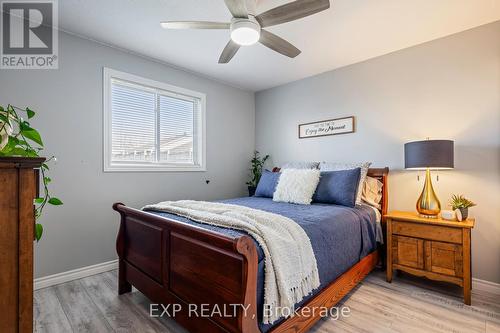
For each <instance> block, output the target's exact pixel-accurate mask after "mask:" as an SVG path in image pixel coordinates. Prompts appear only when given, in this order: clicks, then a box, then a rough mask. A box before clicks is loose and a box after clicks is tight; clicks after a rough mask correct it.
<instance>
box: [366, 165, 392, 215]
mask: <svg viewBox="0 0 500 333" xmlns="http://www.w3.org/2000/svg"><path fill="white" fill-rule="evenodd" d="M388 175H389V168H388V167H385V168H370V169H368V176H370V177H373V178H377V179H378V180H380V181H381V182H382V184H383V187H382V200H380V213H381V214H382V221H385V217H384V216H385V215H386V214H387V206H388V205H389V192H388V190H387V183H388V182H387V176H388Z"/></svg>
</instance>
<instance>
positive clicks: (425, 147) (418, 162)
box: [405, 140, 454, 218]
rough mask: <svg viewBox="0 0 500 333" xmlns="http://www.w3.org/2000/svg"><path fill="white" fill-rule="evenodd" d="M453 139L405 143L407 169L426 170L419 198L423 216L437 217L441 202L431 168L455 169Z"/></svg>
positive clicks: (420, 210) (420, 213)
mask: <svg viewBox="0 0 500 333" xmlns="http://www.w3.org/2000/svg"><path fill="white" fill-rule="evenodd" d="M453 166H454V158H453V141H452V140H424V141H414V142H408V143H406V144H405V169H410V170H425V182H424V188H423V190H422V194H420V197H419V198H418V200H417V212H418V213H419V215H420V216H421V217H428V218H437V216H438V214H439V212H440V211H441V203H440V202H439V199H438V198H437V196H436V193H435V192H434V188H433V187H432V181H431V172H430V170H431V169H433V170H442V169H453Z"/></svg>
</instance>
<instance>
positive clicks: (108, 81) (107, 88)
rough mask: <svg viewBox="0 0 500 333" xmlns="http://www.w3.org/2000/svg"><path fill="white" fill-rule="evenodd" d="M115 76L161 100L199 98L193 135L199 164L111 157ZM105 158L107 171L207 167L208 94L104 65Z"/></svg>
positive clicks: (197, 168)
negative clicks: (168, 97)
mask: <svg viewBox="0 0 500 333" xmlns="http://www.w3.org/2000/svg"><path fill="white" fill-rule="evenodd" d="M113 80H118V81H121V82H123V83H124V84H127V83H129V84H132V85H140V86H142V87H144V90H148V89H151V90H152V91H154V92H155V93H156V94H157V95H156V99H157V100H158V98H159V95H158V94H161V95H166V96H170V97H175V98H181V99H186V98H187V99H191V100H192V99H198V100H199V112H197V113H199V114H198V115H195V118H196V116H197V119H196V123H198V126H196V127H195V133H194V136H195V137H196V138H197V140H196V142H193V147H198V148H197V151H195V152H194V153H196V154H197V157H196V159H195V161H197V162H198V163H197V164H180V163H168V162H118V163H117V162H113V161H112V156H111V154H112V134H113V129H112V126H113V123H112V105H111V102H112V101H111V87H112V82H113ZM103 87H104V92H103V125H104V126H103V133H104V140H103V145H104V149H103V155H104V156H103V158H104V172H176V171H180V172H185V171H206V121H205V118H206V94H204V93H200V92H197V91H193V90H189V89H185V88H181V87H177V86H174V85H170V84H167V83H164V82H159V81H155V80H151V79H147V78H144V77H140V76H137V75H133V74H129V73H125V72H121V71H117V70H114V69H111V68H107V67H104V68H103ZM155 134H156V136H158V135H159V133H155Z"/></svg>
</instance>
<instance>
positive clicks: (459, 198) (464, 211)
mask: <svg viewBox="0 0 500 333" xmlns="http://www.w3.org/2000/svg"><path fill="white" fill-rule="evenodd" d="M450 205H451V208H453V210H454V211H456V210H457V209H458V210H459V211H460V216H461V217H462V218H461V219H460V218H459V221H462V220H465V219H467V217H468V216H469V208H470V207H474V206H475V205H476V204H475V203H474V202H472V201H470V200H469V199H467V198H465V197H464V196H463V195H461V194H460V195H457V194H454V195H452V197H451V202H450ZM457 215H458V214H457Z"/></svg>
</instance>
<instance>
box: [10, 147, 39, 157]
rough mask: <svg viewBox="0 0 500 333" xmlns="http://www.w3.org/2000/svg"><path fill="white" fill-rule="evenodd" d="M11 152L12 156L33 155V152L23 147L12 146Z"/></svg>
mask: <svg viewBox="0 0 500 333" xmlns="http://www.w3.org/2000/svg"><path fill="white" fill-rule="evenodd" d="M9 154H10V155H12V156H24V157H33V156H32V155H31V153H30V152H29V151H27V150H25V149H23V148H18V147H15V148H12V149H11V150H9Z"/></svg>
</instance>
